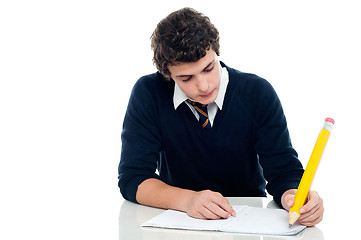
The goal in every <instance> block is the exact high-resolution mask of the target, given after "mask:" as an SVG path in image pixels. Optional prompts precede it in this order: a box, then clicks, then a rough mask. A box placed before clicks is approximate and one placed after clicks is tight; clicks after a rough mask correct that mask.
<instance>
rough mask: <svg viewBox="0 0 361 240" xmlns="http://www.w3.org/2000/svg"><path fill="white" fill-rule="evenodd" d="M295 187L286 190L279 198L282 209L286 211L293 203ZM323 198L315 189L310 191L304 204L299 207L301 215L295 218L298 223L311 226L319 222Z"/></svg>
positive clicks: (322, 209) (322, 210)
mask: <svg viewBox="0 0 361 240" xmlns="http://www.w3.org/2000/svg"><path fill="white" fill-rule="evenodd" d="M296 191H297V189H290V190H287V191H286V192H285V193H284V194H283V195H282V198H281V203H282V206H283V208H284V209H286V210H287V211H289V210H290V208H291V207H292V206H293V205H294V203H295V194H296ZM323 212H324V207H323V200H322V198H321V197H320V196H319V195H318V193H317V192H316V191H310V193H309V194H308V198H307V201H306V204H305V205H304V206H303V207H301V208H300V213H301V216H300V218H299V219H298V220H297V221H298V222H299V223H300V224H302V225H305V226H309V227H312V226H314V225H316V224H317V223H319V222H321V220H322V218H323Z"/></svg>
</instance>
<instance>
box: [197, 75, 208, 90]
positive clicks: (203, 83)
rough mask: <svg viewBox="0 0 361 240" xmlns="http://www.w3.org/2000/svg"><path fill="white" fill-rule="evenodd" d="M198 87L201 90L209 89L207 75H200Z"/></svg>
mask: <svg viewBox="0 0 361 240" xmlns="http://www.w3.org/2000/svg"><path fill="white" fill-rule="evenodd" d="M197 87H198V90H199V91H201V92H207V90H208V81H207V79H206V78H205V77H198V78H197Z"/></svg>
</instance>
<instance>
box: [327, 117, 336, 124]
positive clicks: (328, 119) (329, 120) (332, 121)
mask: <svg viewBox="0 0 361 240" xmlns="http://www.w3.org/2000/svg"><path fill="white" fill-rule="evenodd" d="M325 121H326V122H330V123H332V124H335V120H333V119H332V118H326V119H325Z"/></svg>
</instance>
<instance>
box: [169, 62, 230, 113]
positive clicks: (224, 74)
mask: <svg viewBox="0 0 361 240" xmlns="http://www.w3.org/2000/svg"><path fill="white" fill-rule="evenodd" d="M219 66H220V75H221V76H220V77H221V80H220V84H219V91H218V96H217V98H216V100H215V101H214V102H215V103H216V104H217V106H218V108H219V109H220V110H222V106H223V101H224V96H225V95H226V90H227V86H228V82H229V76H228V71H227V69H226V68H225V67H223V68H222V67H221V65H219ZM187 99H188V96H187V95H186V94H185V93H184V92H183V91H182V90H181V89H180V88H179V86H178V84H177V83H176V82H175V85H174V94H173V104H174V109H177V108H178V107H179V105H181V104H182V103H183V102H184V101H185V100H187ZM191 100H192V99H191Z"/></svg>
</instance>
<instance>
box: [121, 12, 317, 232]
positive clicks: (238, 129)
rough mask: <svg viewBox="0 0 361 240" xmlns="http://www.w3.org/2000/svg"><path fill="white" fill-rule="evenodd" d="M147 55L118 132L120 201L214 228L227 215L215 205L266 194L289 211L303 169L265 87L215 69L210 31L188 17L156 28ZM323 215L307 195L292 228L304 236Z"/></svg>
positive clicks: (202, 19) (215, 46) (228, 210)
mask: <svg viewBox="0 0 361 240" xmlns="http://www.w3.org/2000/svg"><path fill="white" fill-rule="evenodd" d="M151 46H152V49H153V51H154V58H153V61H154V63H155V65H156V67H157V69H158V72H156V73H153V74H150V75H147V76H143V77H141V78H140V79H139V80H138V81H137V83H136V84H135V86H134V88H133V90H132V94H131V97H130V100H129V105H128V108H127V112H126V115H125V118H124V123H123V132H122V153H121V160H120V164H119V187H120V191H121V193H122V195H123V197H124V198H125V199H128V200H130V201H133V202H137V203H140V204H144V205H148V206H153V207H159V208H165V209H176V210H180V211H184V212H186V213H187V214H188V215H189V216H192V217H195V218H201V219H219V218H228V217H229V216H231V215H235V212H234V210H233V209H232V207H231V205H230V204H229V202H228V201H227V199H226V198H225V197H228V196H229V197H231V196H232V197H260V196H266V192H265V191H266V190H267V191H268V193H269V194H271V195H272V196H273V198H274V201H275V202H276V203H277V204H278V205H279V206H280V207H283V208H285V209H287V210H289V209H290V207H291V206H292V205H293V202H294V194H295V192H296V189H297V187H298V184H299V182H300V180H301V177H302V174H303V168H302V165H301V163H300V161H299V160H298V157H297V153H296V151H295V150H294V149H293V147H292V145H291V140H290V136H289V132H288V129H287V123H286V118H285V116H284V113H283V110H282V106H281V103H280V101H279V98H278V96H277V94H276V92H275V91H274V89H273V88H272V86H271V85H270V84H269V83H268V82H267V81H266V80H264V79H262V78H260V77H258V76H256V75H254V74H249V73H244V72H240V71H238V70H235V69H233V68H231V67H229V66H227V65H226V64H224V63H223V62H220V61H219V59H218V56H219V53H220V52H219V48H220V46H219V33H218V31H217V29H216V28H215V27H214V25H213V24H212V23H211V22H210V20H209V18H208V17H206V16H204V15H203V14H201V13H199V12H197V11H195V10H194V9H191V8H183V9H180V10H178V11H175V12H173V13H171V14H169V15H168V16H167V17H166V18H165V19H163V20H162V21H160V22H159V24H158V25H157V27H156V29H155V31H154V33H153V35H152V37H151ZM156 170H157V171H158V173H156ZM323 211H324V210H323V200H322V199H321V197H320V196H319V195H318V193H317V192H315V191H311V192H310V194H309V199H308V202H307V203H306V204H305V205H304V206H303V207H302V209H301V213H302V215H301V217H300V219H299V222H300V223H301V224H304V225H307V226H313V225H315V224H317V223H319V222H320V221H321V219H322V216H323Z"/></svg>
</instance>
